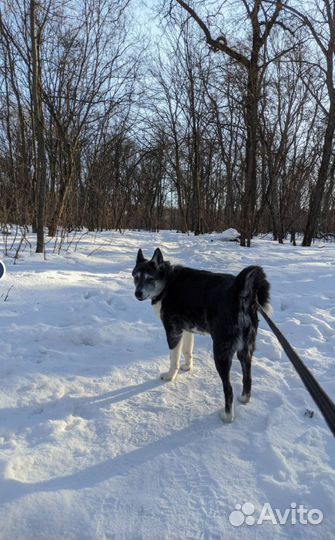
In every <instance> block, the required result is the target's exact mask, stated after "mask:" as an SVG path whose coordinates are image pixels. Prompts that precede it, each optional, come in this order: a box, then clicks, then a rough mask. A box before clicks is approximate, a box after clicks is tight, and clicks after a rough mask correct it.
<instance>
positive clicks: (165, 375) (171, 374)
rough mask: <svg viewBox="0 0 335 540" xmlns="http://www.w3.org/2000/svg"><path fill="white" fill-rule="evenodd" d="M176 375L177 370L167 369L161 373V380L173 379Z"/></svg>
mask: <svg viewBox="0 0 335 540" xmlns="http://www.w3.org/2000/svg"><path fill="white" fill-rule="evenodd" d="M177 375H178V371H173V372H171V371H167V372H166V373H161V379H162V381H174V380H175V378H176V377H177Z"/></svg>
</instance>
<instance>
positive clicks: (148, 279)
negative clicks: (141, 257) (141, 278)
mask: <svg viewBox="0 0 335 540" xmlns="http://www.w3.org/2000/svg"><path fill="white" fill-rule="evenodd" d="M145 281H146V283H152V282H153V281H155V280H154V278H152V277H147V278H145Z"/></svg>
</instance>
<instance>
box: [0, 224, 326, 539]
mask: <svg viewBox="0 0 335 540" xmlns="http://www.w3.org/2000/svg"><path fill="white" fill-rule="evenodd" d="M158 245H159V246H160V247H161V248H162V250H163V253H164V254H165V255H166V257H167V258H169V259H170V260H171V261H173V262H178V263H184V264H187V265H189V266H195V267H202V268H207V269H211V270H214V271H231V272H234V273H236V272H238V271H240V270H241V269H242V268H243V267H244V266H246V265H248V264H261V265H263V267H264V268H265V271H266V273H267V275H268V278H269V281H270V282H271V284H272V304H273V307H274V315H273V318H274V320H275V321H276V322H277V323H278V325H279V327H280V328H281V329H282V331H283V332H284V334H285V335H286V336H287V338H288V339H289V341H290V342H291V343H292V345H293V346H294V347H295V348H296V350H297V351H298V353H299V354H301V356H302V358H303V359H304V360H305V361H306V364H307V365H308V366H309V367H310V369H311V370H312V372H313V373H314V375H315V376H316V378H317V379H318V381H319V382H320V383H321V384H322V386H323V387H324V388H325V390H326V391H327V392H328V393H329V394H330V395H332V397H333V398H334V384H333V383H334V373H335V370H334V360H333V346H334V340H335V338H334V332H333V330H332V327H333V325H334V320H335V309H334V296H335V294H334V270H335V258H334V255H335V249H334V245H324V244H321V243H320V244H317V245H315V246H314V247H311V248H301V247H296V248H293V247H292V246H290V245H288V244H286V245H278V244H276V243H273V242H271V241H269V240H266V239H263V240H262V239H258V240H256V241H255V243H254V247H253V248H252V249H243V248H240V247H239V246H238V245H237V244H235V243H229V242H225V243H224V242H220V241H219V240H218V239H217V238H216V237H215V236H214V241H210V238H209V237H208V236H206V237H198V238H194V237H192V236H185V235H180V234H179V235H177V234H175V233H172V232H162V233H161V234H152V233H151V234H150V233H144V232H127V233H125V234H122V235H121V234H118V233H104V234H99V235H98V236H95V235H93V234H90V235H86V236H84V237H83V238H82V240H81V241H80V242H79V244H78V246H77V250H76V251H74V248H75V243H73V244H72V245H71V246H70V249H69V251H65V249H63V250H62V251H61V253H60V254H52V250H51V247H52V246H51V244H50V245H49V248H50V250H51V253H48V255H47V260H43V257H41V256H39V255H36V254H34V253H33V252H30V251H29V250H26V251H24V253H23V257H22V258H21V259H19V260H18V261H17V264H15V265H14V264H13V260H12V259H6V262H7V268H8V272H7V275H6V277H5V279H3V280H1V281H0V351H1V363H0V538H1V540H4V539H6V540H11V539H15V540H19V539H34V540H38V539H45V540H46V539H61V538H64V539H70V538H71V539H72V538H73V539H77V540H81V539H108V538H111V539H112V538H113V539H128V540H139V539H145V540H153V539H157V540H160V539H173V540H175V539H200V538H204V539H220V538H226V539H231V538H234V539H235V540H236V539H244V538H246V539H256V538H257V539H258V538H259V539H263V538H264V539H267V540H268V539H269V538H273V539H281V538H304V539H314V538H315V539H318V540H320V539H330V538H333V537H334V534H335V528H334V521H333V519H334V511H335V508H334V487H335V483H334V473H333V466H334V458H333V455H334V441H333V437H332V435H331V434H330V432H329V430H328V427H327V426H326V424H325V422H324V420H323V419H322V417H321V416H320V413H319V412H318V410H317V409H316V407H315V405H314V403H313V402H312V400H311V398H310V397H309V395H308V393H307V391H306V390H305V388H304V387H303V385H302V383H301V382H300V379H299V378H298V376H297V375H296V373H295V371H294V369H293V367H292V366H291V364H290V362H289V360H288V359H287V358H286V356H285V355H284V353H283V352H282V350H281V348H280V346H279V344H278V343H277V341H276V338H275V337H274V336H273V335H272V334H271V332H270V330H269V329H268V327H267V326H266V323H265V322H264V321H261V323H260V330H259V333H258V340H257V351H256V353H255V361H254V368H253V381H254V384H253V395H252V400H251V402H250V403H249V404H248V405H247V406H243V405H241V404H239V403H238V402H237V403H236V407H235V422H234V423H233V424H230V425H225V424H223V423H222V421H221V420H220V418H219V416H218V410H219V409H220V408H221V407H222V404H223V396H222V388H221V383H220V380H219V377H218V375H217V374H216V371H215V368H214V364H213V359H212V352H211V342H210V338H209V337H200V336H199V337H197V339H196V351H195V369H194V371H193V372H192V373H182V374H181V375H180V376H179V378H178V379H177V381H176V382H175V383H163V382H162V381H160V379H159V373H160V372H161V371H166V369H167V367H168V355H167V346H166V344H165V337H164V333H163V330H162V328H161V326H160V323H159V321H158V320H157V319H156V318H155V315H154V312H153V310H152V308H151V306H150V304H149V303H140V302H137V301H136V300H135V298H134V296H133V284H132V279H131V269H132V267H133V265H134V259H135V255H136V252H137V249H138V247H142V248H143V249H144V252H145V254H147V255H150V256H151V254H152V252H153V250H154V247H156V246H158ZM66 247H67V246H66V245H65V248H66ZM0 248H1V246H0ZM12 285H13V288H12V289H10V290H9V288H10V287H11V286H12ZM8 291H9V293H8ZM7 293H8V298H7V299H6V301H4V299H5V297H6V295H7ZM232 381H233V385H234V389H235V396H236V395H237V394H238V393H240V389H241V374H240V365H239V362H238V361H234V364H233V369H232ZM306 408H308V409H312V410H313V411H314V416H313V417H312V418H308V417H306V416H304V413H305V410H306ZM244 503H251V504H252V505H254V512H253V514H252V516H251V519H250V516H249V519H248V520H247V521H249V523H251V524H247V523H244V524H241V525H240V526H234V525H232V524H231V523H230V521H229V516H230V514H231V512H232V511H234V510H236V505H243V504H244ZM265 503H270V505H271V508H272V509H273V511H275V510H276V509H279V510H280V511H281V512H282V513H283V512H284V511H285V510H287V509H288V510H289V512H290V515H289V517H288V519H287V523H286V525H281V524H279V523H278V521H277V524H275V523H274V524H273V523H271V521H269V520H268V521H266V522H263V523H262V524H257V523H254V521H255V520H256V521H257V520H258V517H259V515H260V512H261V510H262V507H263V505H264V504H265ZM294 504H296V505H297V506H299V505H304V508H305V509H306V512H307V510H311V509H318V510H320V511H321V512H322V513H323V520H322V522H321V523H320V524H319V525H312V524H311V523H309V524H302V523H299V520H297V521H298V523H297V524H294V523H292V521H293V522H294V519H293V517H292V516H293V513H294V512H295V510H294ZM237 508H239V507H237ZM243 509H245V510H248V507H246V506H245V507H243ZM250 509H251V510H250ZM252 509H253V508H252V507H251V506H250V505H249V511H252ZM236 516H237V518H238V517H239V516H240V517H241V514H240V513H238V515H237V514H236V513H235V514H234V517H235V518H236ZM305 517H306V514H305ZM314 517H315V514H314ZM252 518H254V519H252ZM231 519H232V517H231ZM232 521H234V520H233V519H232ZM237 521H238V519H237V520H236V519H235V524H236V523H237Z"/></svg>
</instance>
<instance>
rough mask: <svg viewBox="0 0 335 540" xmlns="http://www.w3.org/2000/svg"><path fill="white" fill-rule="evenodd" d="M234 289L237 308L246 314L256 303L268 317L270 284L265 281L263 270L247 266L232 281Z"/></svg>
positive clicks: (258, 267)
mask: <svg viewBox="0 0 335 540" xmlns="http://www.w3.org/2000/svg"><path fill="white" fill-rule="evenodd" d="M234 288H235V291H236V294H237V296H238V299H239V308H240V310H241V311H242V312H244V313H248V312H249V310H250V308H251V306H253V305H254V306H256V301H257V302H258V303H259V304H260V305H261V306H262V308H263V309H264V311H266V313H268V314H269V315H270V314H271V312H272V309H271V305H270V283H269V282H268V281H267V279H266V275H265V273H264V270H263V268H261V267H260V266H248V267H247V268H244V270H242V272H240V273H239V274H238V275H237V276H236V278H235V281H234Z"/></svg>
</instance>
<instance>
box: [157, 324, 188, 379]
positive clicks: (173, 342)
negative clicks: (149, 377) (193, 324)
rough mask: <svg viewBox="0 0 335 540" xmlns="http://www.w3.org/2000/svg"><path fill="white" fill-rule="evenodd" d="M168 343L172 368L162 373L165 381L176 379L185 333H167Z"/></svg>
mask: <svg viewBox="0 0 335 540" xmlns="http://www.w3.org/2000/svg"><path fill="white" fill-rule="evenodd" d="M167 340H168V345H169V349H170V369H169V371H167V372H166V373H162V374H161V379H163V380H164V381H174V379H175V378H176V377H177V375H178V371H179V368H180V357H181V351H182V346H183V333H182V332H181V333H180V334H177V335H175V334H174V335H169V334H167Z"/></svg>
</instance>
